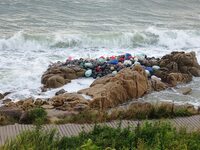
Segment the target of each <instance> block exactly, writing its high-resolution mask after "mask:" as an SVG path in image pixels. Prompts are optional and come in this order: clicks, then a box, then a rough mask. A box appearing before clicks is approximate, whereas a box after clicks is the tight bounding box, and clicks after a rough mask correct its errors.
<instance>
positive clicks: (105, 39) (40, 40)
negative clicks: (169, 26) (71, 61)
mask: <svg viewBox="0 0 200 150" xmlns="http://www.w3.org/2000/svg"><path fill="white" fill-rule="evenodd" d="M75 47H78V48H92V47H97V48H137V47H161V48H166V49H191V48H199V47H200V31H192V30H158V29H155V28H152V27H151V28H148V29H146V30H143V31H132V32H120V33H117V32H109V33H97V34H84V33H82V34H67V33H59V32H57V33H52V34H46V35H45V34H28V33H25V32H23V31H21V32H18V33H16V34H14V35H13V36H12V37H10V38H1V39H0V50H10V49H12V50H13V49H14V50H18V49H29V50H41V49H60V48H75Z"/></svg>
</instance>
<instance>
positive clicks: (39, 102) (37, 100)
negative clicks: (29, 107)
mask: <svg viewBox="0 0 200 150" xmlns="http://www.w3.org/2000/svg"><path fill="white" fill-rule="evenodd" d="M43 103H44V101H43V100H42V99H40V98H37V99H36V100H35V102H34V104H35V105H37V106H41V105H43Z"/></svg>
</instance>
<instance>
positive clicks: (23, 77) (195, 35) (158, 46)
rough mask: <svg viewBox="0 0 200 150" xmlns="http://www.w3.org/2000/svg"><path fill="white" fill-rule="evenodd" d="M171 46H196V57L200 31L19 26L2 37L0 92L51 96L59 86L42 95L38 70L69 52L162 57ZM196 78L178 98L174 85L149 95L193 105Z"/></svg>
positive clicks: (81, 84) (192, 48)
mask: <svg viewBox="0 0 200 150" xmlns="http://www.w3.org/2000/svg"><path fill="white" fill-rule="evenodd" d="M173 50H184V51H188V52H189V51H195V52H196V53H197V57H198V60H199V61H200V32H199V31H194V30H165V29H162V30H161V29H157V28H154V27H150V28H147V29H146V30H135V31H134V30H132V31H131V32H112V33H111V32H108V33H107V32H103V33H92V34H85V33H78V34H77V33H68V32H63V31H62V32H61V31H58V32H54V33H51V34H49V33H48V34H44V33H43V34H41V33H40V34H36V33H35V34H33V33H32V34H30V33H27V32H25V31H21V32H18V33H16V34H14V35H13V36H11V37H7V38H5V37H2V38H0V62H1V63H0V91H1V92H6V91H12V92H13V94H11V95H9V96H10V97H11V98H13V99H21V98H26V97H29V96H34V97H40V96H43V97H49V96H52V95H53V94H54V93H55V92H56V91H57V90H58V89H56V90H51V91H49V92H47V93H43V94H42V95H41V93H40V92H41V91H40V87H41V83H40V80H41V75H42V73H43V72H44V71H45V70H46V69H47V67H48V65H49V64H50V62H55V61H64V60H66V58H68V57H69V56H72V57H73V58H80V57H83V58H95V57H100V56H102V55H104V56H111V55H121V54H124V53H126V52H129V53H131V54H133V55H134V54H137V53H145V54H146V55H148V56H155V57H160V56H163V55H165V54H167V53H170V52H171V51H173ZM91 82H92V80H89V79H86V80H85V81H84V79H81V81H80V80H74V81H72V83H70V84H68V85H66V86H64V87H63V88H65V89H67V90H68V91H69V92H75V91H76V90H78V89H82V88H87V87H88V86H89V85H90V83H91ZM194 83H198V84H199V83H200V80H199V79H198V78H195V82H192V83H191V84H189V85H187V86H190V87H192V88H193V93H192V95H190V96H188V97H187V96H186V97H181V96H180V95H177V93H176V92H174V91H173V90H171V91H170V90H167V91H163V92H159V93H156V92H155V93H152V94H150V96H149V97H147V99H150V100H153V99H154V98H155V97H157V99H159V100H160V99H165V100H166V99H176V100H177V101H187V102H191V103H194V104H197V103H199V102H200V98H199V97H200V96H199V95H198V92H199V87H198V86H195V84H194ZM69 87H70V88H69ZM71 87H73V88H71ZM71 89H73V90H71ZM75 89H76V90H75ZM170 95H171V96H170ZM151 97H152V98H151ZM180 97H181V98H180Z"/></svg>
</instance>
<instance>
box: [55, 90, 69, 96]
mask: <svg viewBox="0 0 200 150" xmlns="http://www.w3.org/2000/svg"><path fill="white" fill-rule="evenodd" d="M66 92H67V91H65V89H61V90H59V91H58V92H56V93H55V95H60V94H64V93H66Z"/></svg>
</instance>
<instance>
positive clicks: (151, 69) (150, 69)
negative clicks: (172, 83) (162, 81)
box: [145, 67, 153, 75]
mask: <svg viewBox="0 0 200 150" xmlns="http://www.w3.org/2000/svg"><path fill="white" fill-rule="evenodd" d="M145 70H148V71H149V73H150V75H152V74H153V68H152V67H145Z"/></svg>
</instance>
